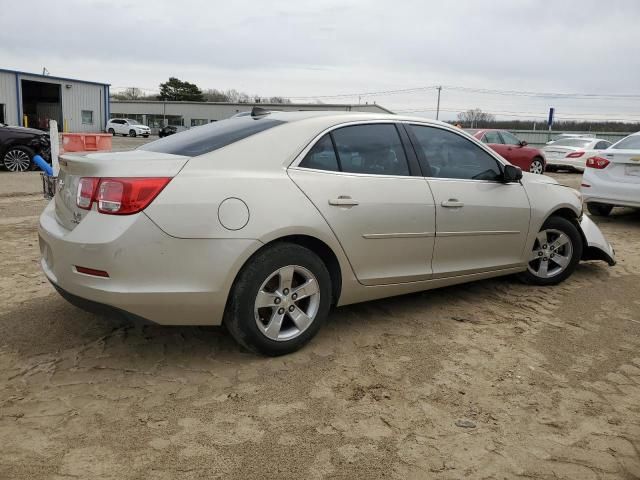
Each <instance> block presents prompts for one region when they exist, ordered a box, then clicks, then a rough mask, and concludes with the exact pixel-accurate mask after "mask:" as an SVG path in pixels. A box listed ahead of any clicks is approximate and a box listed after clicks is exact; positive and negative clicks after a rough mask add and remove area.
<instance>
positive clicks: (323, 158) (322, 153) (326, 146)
mask: <svg viewBox="0 0 640 480" xmlns="http://www.w3.org/2000/svg"><path fill="white" fill-rule="evenodd" d="M300 166H301V167H305V168H315V169H316V170H329V171H331V172H338V171H340V168H339V167H338V158H337V157H336V152H335V150H334V149H333V142H331V137H330V136H329V134H326V135H325V136H324V137H322V138H321V139H320V140H318V142H317V143H316V144H315V145H314V146H313V148H312V149H311V150H309V153H307V156H306V157H304V160H302V162H301V163H300Z"/></svg>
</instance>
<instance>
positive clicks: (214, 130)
mask: <svg viewBox="0 0 640 480" xmlns="http://www.w3.org/2000/svg"><path fill="white" fill-rule="evenodd" d="M283 123H285V122H283V121H281V120H275V119H272V118H268V117H258V118H253V117H250V116H246V117H238V118H230V119H228V120H222V121H220V122H215V123H209V124H207V125H202V126H201V127H195V128H191V129H189V130H186V131H184V132H180V133H176V134H174V135H171V136H170V137H164V138H161V139H160V140H156V141H155V142H151V143H147V144H146V145H143V146H141V147H139V150H147V151H149V152H158V153H171V154H173V155H184V156H187V157H197V156H198V155H204V154H205V153H209V152H213V151H214V150H217V149H219V148H222V147H226V146H227V145H231V144H232V143H235V142H238V141H240V140H243V139H245V138H247V137H250V136H251V135H255V134H257V133H260V132H264V131H265V130H268V129H270V128H273V127H276V126H278V125H282V124H283Z"/></svg>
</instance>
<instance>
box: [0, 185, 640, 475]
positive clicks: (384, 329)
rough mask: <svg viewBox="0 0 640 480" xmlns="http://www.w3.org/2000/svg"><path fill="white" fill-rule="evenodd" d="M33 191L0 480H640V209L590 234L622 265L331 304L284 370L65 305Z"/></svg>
mask: <svg viewBox="0 0 640 480" xmlns="http://www.w3.org/2000/svg"><path fill="white" fill-rule="evenodd" d="M554 176H555V177H556V178H559V179H560V180H561V181H562V182H566V183H569V184H572V185H577V184H578V183H579V180H580V175H578V174H554ZM38 189H39V178H38V175H37V174H34V173H28V174H23V175H18V174H8V173H6V172H1V173H0V238H1V240H2V241H1V242H0V478H1V479H30V480H33V479H79V478H82V479H85V478H86V479H103V478H104V479H114V480H115V479H117V480H122V479H134V478H136V479H137V478H139V479H174V478H181V479H183V478H185V479H213V478H221V479H222V478H224V479H258V478H274V479H275V478H308V479H332V478H340V479H358V478H363V479H364V478H366V479H372V478H383V477H384V478H391V479H427V478H436V479H460V478H473V479H512V478H536V479H537V478H541V479H558V478H563V479H564V478H566V479H569V478H570V479H581V480H589V479H638V478H640V296H639V295H638V288H639V287H638V285H640V242H639V239H640V214H638V213H633V212H631V211H630V210H619V211H615V214H614V215H612V216H611V217H610V218H607V219H597V222H598V224H599V225H600V226H601V227H602V229H603V231H604V232H605V234H606V235H607V236H608V238H609V239H610V241H611V242H612V243H613V244H614V247H615V248H616V251H617V254H618V259H619V263H618V265H617V266H616V267H613V268H609V267H608V266H606V265H605V264H604V263H598V262H593V263H583V264H581V265H580V267H579V268H578V270H577V272H576V273H575V274H574V275H573V277H572V278H571V279H570V280H569V281H567V282H565V283H564V284H562V285H560V286H557V287H549V288H534V287H530V286H525V285H522V284H520V283H518V282H517V281H516V280H515V279H513V278H503V279H497V280H489V281H482V282H477V283H473V284H468V285H462V286H456V287H451V288H446V289H442V290H436V291H431V292H425V293H419V294H414V295H408V296H403V297H397V298H392V299H387V300H382V301H376V302H370V303H365V304H361V305H354V306H349V307H344V308H339V309H337V310H335V311H333V313H332V314H331V316H330V319H329V321H328V324H327V325H326V327H325V328H324V329H323V330H322V331H321V332H320V334H319V335H318V337H317V338H316V339H314V340H313V341H312V342H311V343H310V344H309V345H308V346H307V347H306V348H304V349H303V350H301V351H300V352H298V353H295V354H293V355H289V356H286V357H281V358H276V359H272V358H261V357H257V356H254V355H252V354H248V353H246V352H244V351H242V350H241V349H240V348H239V347H238V346H237V345H236V344H235V343H234V342H233V340H232V339H231V338H230V337H229V335H228V334H227V333H226V332H225V331H224V330H223V329H220V328H213V327H212V328H186V327H173V328H170V327H160V326H141V325H134V324H131V323H129V322H127V321H125V320H123V319H121V318H118V317H116V316H99V315H94V314H89V313H85V312H83V311H80V310H78V309H76V308H75V307H73V306H71V305H69V304H67V303H66V302H65V301H64V300H63V299H62V298H61V297H59V296H58V295H57V294H56V293H55V292H54V290H53V288H52V287H51V286H50V285H49V284H48V283H47V281H46V279H45V277H44V276H43V275H42V273H41V272H40V268H39V263H38V261H39V260H38V259H39V249H38V241H37V234H36V225H37V218H38V214H39V213H40V211H41V210H42V208H43V207H44V205H45V203H44V200H42V199H41V198H40V196H39V195H38V194H37V192H38Z"/></svg>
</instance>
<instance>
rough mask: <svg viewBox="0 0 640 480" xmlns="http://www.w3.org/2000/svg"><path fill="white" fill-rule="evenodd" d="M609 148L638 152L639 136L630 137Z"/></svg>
mask: <svg viewBox="0 0 640 480" xmlns="http://www.w3.org/2000/svg"><path fill="white" fill-rule="evenodd" d="M611 148H617V149H621V150H640V135H631V136H629V137H627V138H623V139H622V140H620V141H619V142H618V143H616V144H615V145H613V147H611Z"/></svg>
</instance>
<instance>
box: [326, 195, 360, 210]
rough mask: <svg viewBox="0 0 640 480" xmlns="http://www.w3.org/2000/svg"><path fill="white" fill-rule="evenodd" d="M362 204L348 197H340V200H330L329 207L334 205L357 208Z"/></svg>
mask: <svg viewBox="0 0 640 480" xmlns="http://www.w3.org/2000/svg"><path fill="white" fill-rule="evenodd" d="M359 204H360V202H358V201H357V200H354V199H353V198H351V197H350V196H348V195H340V196H339V197H338V198H333V199H331V200H329V205H333V206H336V207H355V206H356V205H359Z"/></svg>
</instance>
